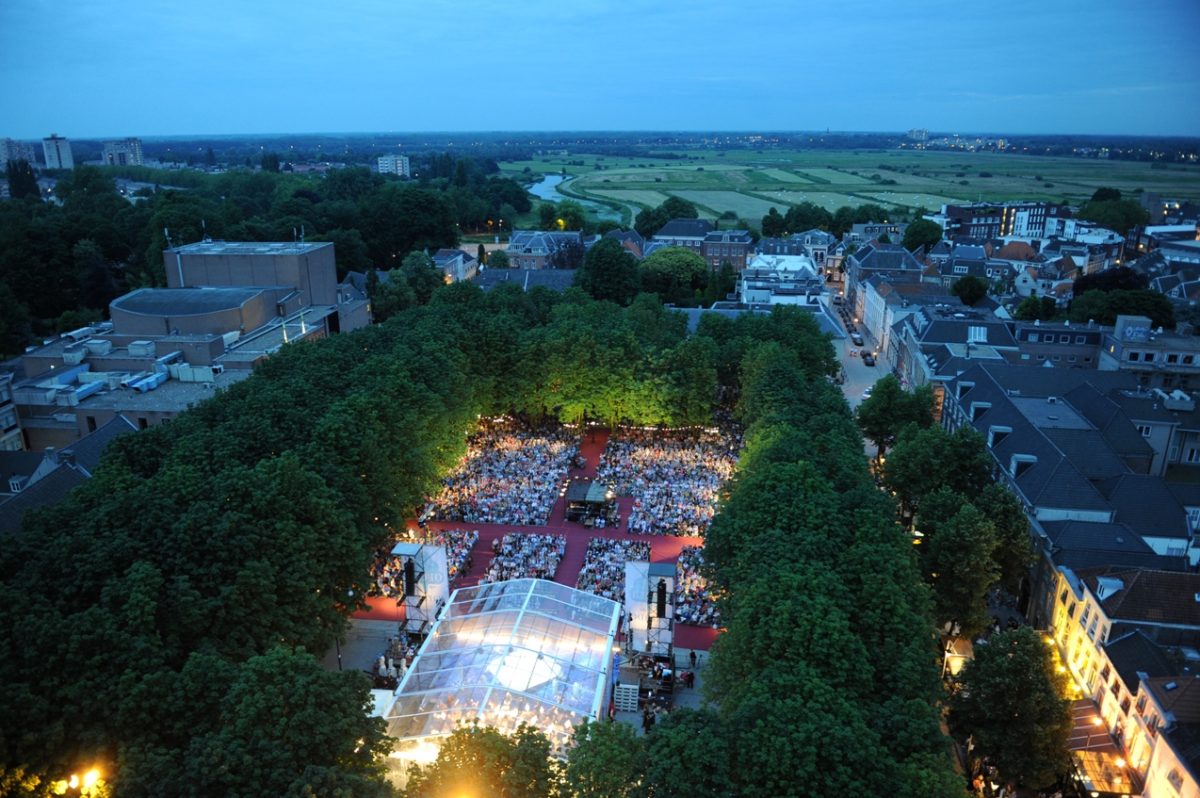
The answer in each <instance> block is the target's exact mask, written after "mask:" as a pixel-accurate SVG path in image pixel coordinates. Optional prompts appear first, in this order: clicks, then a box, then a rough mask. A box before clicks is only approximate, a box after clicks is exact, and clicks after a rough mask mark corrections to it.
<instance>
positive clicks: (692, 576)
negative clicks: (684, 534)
mask: <svg viewBox="0 0 1200 798" xmlns="http://www.w3.org/2000/svg"><path fill="white" fill-rule="evenodd" d="M703 565H704V549H703V548H701V547H700V546H684V547H683V550H682V551H680V552H679V561H678V562H677V563H676V564H675V621H676V622H677V623H687V624H692V625H694V626H711V627H712V628H714V629H719V628H720V626H721V612H720V610H718V609H717V602H716V596H715V595H714V594H713V591H712V589H711V588H710V587H709V584H708V580H707V579H705V578H704V577H703V576H701V574H700V568H701V566H703Z"/></svg>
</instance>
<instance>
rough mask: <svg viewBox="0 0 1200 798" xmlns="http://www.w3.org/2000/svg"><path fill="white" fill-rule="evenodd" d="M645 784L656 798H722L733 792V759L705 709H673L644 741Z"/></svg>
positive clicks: (714, 718)
mask: <svg viewBox="0 0 1200 798" xmlns="http://www.w3.org/2000/svg"><path fill="white" fill-rule="evenodd" d="M646 762H647V766H646V783H647V786H648V787H649V791H650V793H651V794H652V795H654V796H655V798H725V796H728V795H732V794H733V790H734V786H733V785H734V774H735V765H734V756H733V750H732V748H731V746H730V743H729V739H728V738H727V737H726V735H724V734H722V733H721V720H720V717H719V716H718V715H717V714H716V713H715V712H713V711H711V710H708V709H701V710H693V709H676V710H674V711H672V712H671V713H670V714H669V715H667V717H666V719H665V720H664V721H663V722H661V723H659V724H657V725H656V726H655V728H654V730H653V733H652V734H650V736H649V737H647V738H646Z"/></svg>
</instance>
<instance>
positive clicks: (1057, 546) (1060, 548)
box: [1041, 521, 1188, 573]
mask: <svg viewBox="0 0 1200 798" xmlns="http://www.w3.org/2000/svg"><path fill="white" fill-rule="evenodd" d="M1041 527H1042V531H1043V532H1045V533H1046V538H1047V539H1048V540H1049V541H1050V556H1051V558H1052V559H1053V560H1054V563H1055V565H1058V566H1061V567H1064V568H1070V569H1072V570H1074V571H1075V572H1076V573H1078V572H1081V571H1083V570H1086V569H1089V568H1106V567H1112V566H1119V567H1122V568H1152V569H1154V570H1158V571H1186V570H1188V564H1187V558H1186V557H1184V556H1178V557H1168V556H1166V555H1162V554H1158V553H1157V552H1156V551H1154V549H1152V548H1150V545H1149V544H1148V543H1146V541H1144V540H1142V537H1141V535H1139V534H1137V533H1136V532H1134V531H1133V530H1132V529H1130V528H1129V527H1128V526H1126V525H1125V524H1122V523H1116V522H1114V523H1104V522H1097V521H1042V522H1041Z"/></svg>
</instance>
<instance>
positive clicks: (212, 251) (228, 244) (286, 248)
mask: <svg viewBox="0 0 1200 798" xmlns="http://www.w3.org/2000/svg"><path fill="white" fill-rule="evenodd" d="M332 246H333V244H331V243H329V242H326V241H313V242H306V241H197V242H196V243H195V244H183V245H180V246H178V247H172V248H170V249H168V250H166V251H167V252H178V253H180V254H182V255H306V254H308V253H309V252H315V251H316V250H318V249H324V248H325V247H332Z"/></svg>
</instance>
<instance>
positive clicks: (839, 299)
mask: <svg viewBox="0 0 1200 798" xmlns="http://www.w3.org/2000/svg"><path fill="white" fill-rule="evenodd" d="M833 304H835V305H840V304H842V298H841V297H840V296H835V297H834V298H833Z"/></svg>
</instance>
